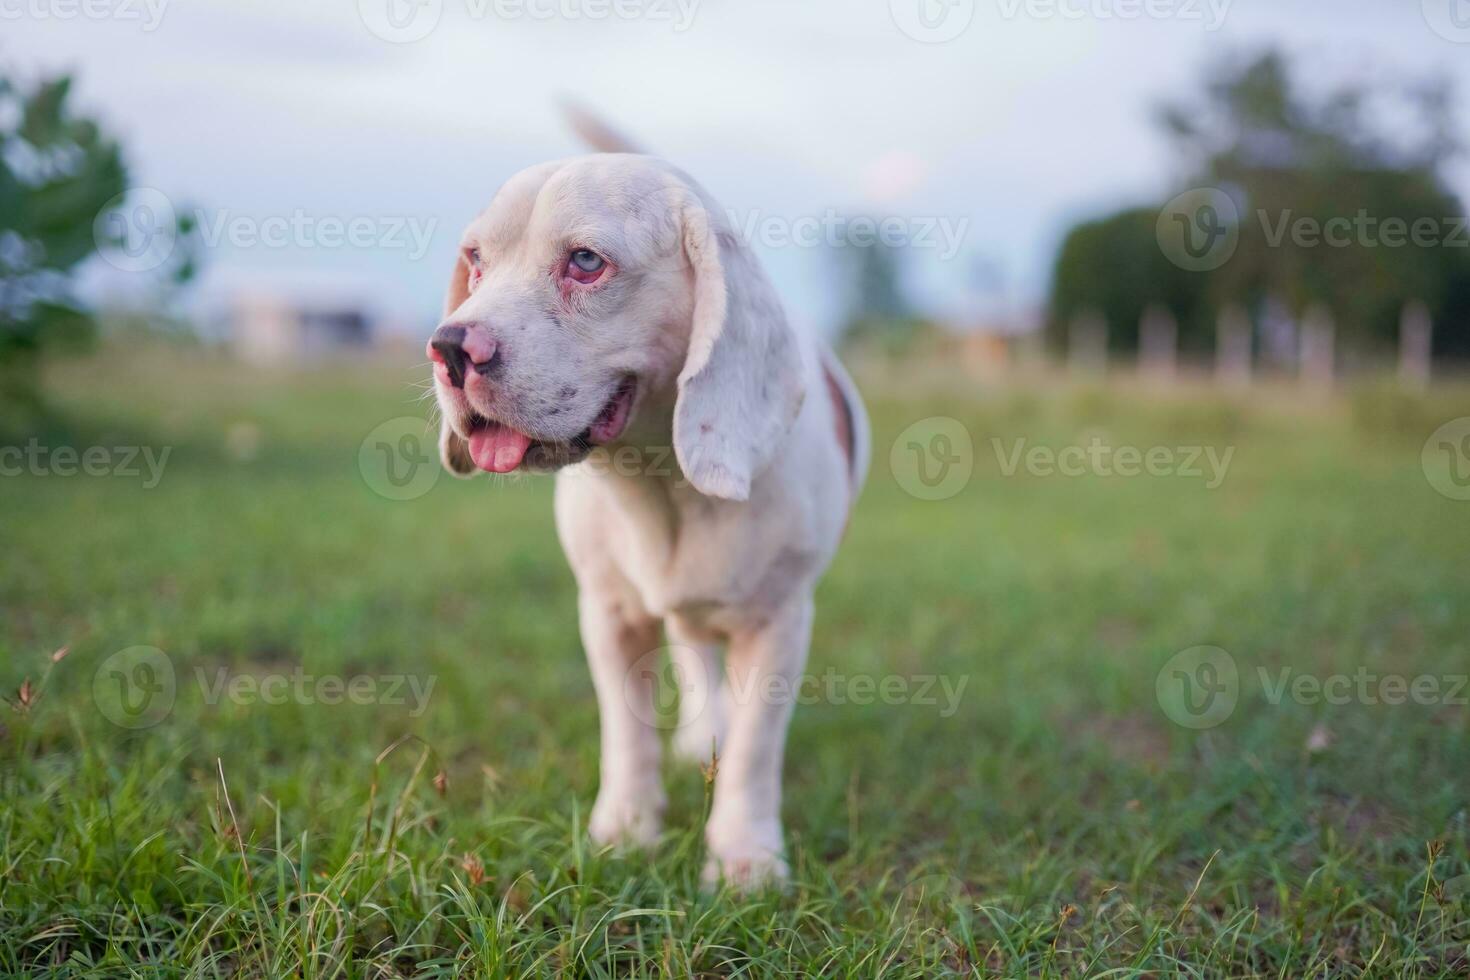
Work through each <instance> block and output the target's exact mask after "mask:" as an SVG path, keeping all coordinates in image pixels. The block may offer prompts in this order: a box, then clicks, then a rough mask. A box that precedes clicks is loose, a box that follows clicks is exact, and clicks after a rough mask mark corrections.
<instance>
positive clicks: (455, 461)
mask: <svg viewBox="0 0 1470 980" xmlns="http://www.w3.org/2000/svg"><path fill="white" fill-rule="evenodd" d="M439 461H440V462H441V463H443V464H444V468H445V469H446V470H448V471H449V472H451V473H453V474H454V475H455V476H472V475H474V474H475V473H476V472H477V471H478V470H479V467H477V466H476V465H475V461H474V460H473V459H471V458H470V444H469V443H467V442H465V440H464V436H462V435H460V434H459V433H458V432H455V431H454V430H453V429H451V428H450V427H449V423H448V422H447V421H445V422H440V423H439Z"/></svg>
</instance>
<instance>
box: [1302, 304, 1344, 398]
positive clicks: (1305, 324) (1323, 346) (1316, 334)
mask: <svg viewBox="0 0 1470 980" xmlns="http://www.w3.org/2000/svg"><path fill="white" fill-rule="evenodd" d="M1335 335H1336V327H1335V326H1334V325H1333V322H1332V314H1331V313H1330V312H1329V311H1328V310H1327V308H1326V307H1324V306H1321V305H1320V304H1319V305H1317V306H1313V307H1312V308H1311V309H1309V310H1308V311H1307V315H1306V317H1305V318H1304V319H1303V320H1302V332H1301V336H1302V353H1301V379H1302V381H1304V382H1306V383H1307V384H1309V385H1311V386H1312V387H1314V388H1331V387H1332V382H1333V375H1334V360H1335V356H1336V336H1335Z"/></svg>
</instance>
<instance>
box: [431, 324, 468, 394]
mask: <svg viewBox="0 0 1470 980" xmlns="http://www.w3.org/2000/svg"><path fill="white" fill-rule="evenodd" d="M429 349H430V350H432V351H434V352H435V353H437V354H438V355H439V357H440V359H442V360H443V362H444V370H445V371H447V372H449V383H450V384H452V385H454V387H456V388H463V387H464V361H465V352H464V327H451V326H447V325H446V326H442V327H440V328H439V329H437V330H435V331H434V336H433V337H432V338H431V339H430V340H429Z"/></svg>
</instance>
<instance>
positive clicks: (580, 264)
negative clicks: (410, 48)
mask: <svg viewBox="0 0 1470 980" xmlns="http://www.w3.org/2000/svg"><path fill="white" fill-rule="evenodd" d="M572 264H573V265H575V266H576V267H577V268H579V269H581V270H582V271H583V272H598V271H600V270H601V269H602V267H603V266H604V265H607V263H606V262H604V261H603V259H602V256H600V255H598V254H597V253H596V252H593V251H589V250H588V249H585V248H579V249H577V250H576V251H575V252H573V253H572Z"/></svg>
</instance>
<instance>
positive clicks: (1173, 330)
mask: <svg viewBox="0 0 1470 980" xmlns="http://www.w3.org/2000/svg"><path fill="white" fill-rule="evenodd" d="M1178 360H1179V324H1178V322H1177V321H1176V320H1175V319H1174V314H1172V313H1170V312H1169V311H1168V310H1167V309H1166V308H1164V307H1162V306H1157V305H1154V306H1150V307H1149V308H1148V309H1146V310H1144V311H1143V319H1141V320H1140V321H1139V323H1138V367H1139V370H1140V371H1141V372H1142V373H1143V374H1145V375H1147V376H1148V377H1150V378H1152V379H1153V380H1155V381H1172V380H1173V379H1174V372H1175V370H1176V368H1177V366H1178Z"/></svg>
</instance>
